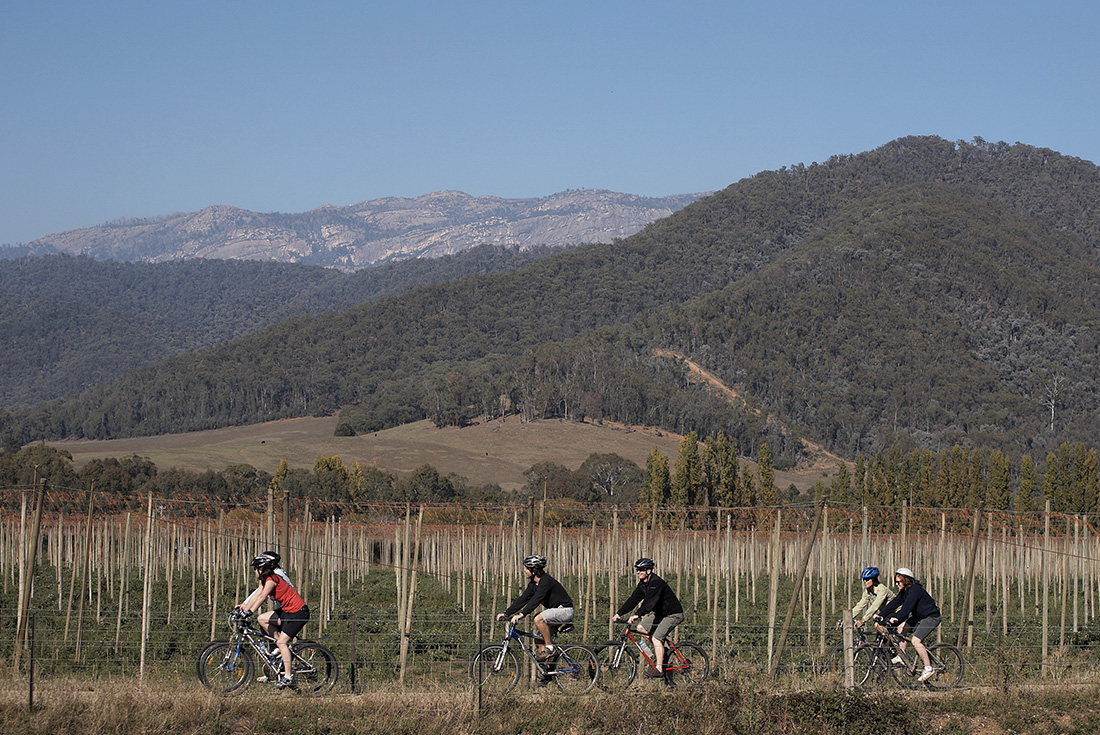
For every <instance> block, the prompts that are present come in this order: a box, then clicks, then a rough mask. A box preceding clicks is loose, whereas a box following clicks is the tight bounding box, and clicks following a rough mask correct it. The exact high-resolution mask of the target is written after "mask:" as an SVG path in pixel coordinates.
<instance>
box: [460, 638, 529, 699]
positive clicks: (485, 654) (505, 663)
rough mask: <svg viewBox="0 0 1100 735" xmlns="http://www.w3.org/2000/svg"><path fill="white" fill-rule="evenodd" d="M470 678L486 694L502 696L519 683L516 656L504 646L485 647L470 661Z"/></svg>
mask: <svg viewBox="0 0 1100 735" xmlns="http://www.w3.org/2000/svg"><path fill="white" fill-rule="evenodd" d="M470 678H471V679H473V681H474V684H475V685H476V686H479V687H481V690H482V691H483V692H485V693H487V694H503V693H505V692H508V691H511V690H512V689H514V688H515V686H516V682H518V681H519V661H517V660H516V654H514V653H512V652H511V651H510V650H508V649H507V648H505V647H504V646H502V645H500V644H499V643H498V644H494V645H492V646H485V647H484V648H482V649H481V650H480V651H478V652H477V653H475V654H474V656H473V658H471V659H470Z"/></svg>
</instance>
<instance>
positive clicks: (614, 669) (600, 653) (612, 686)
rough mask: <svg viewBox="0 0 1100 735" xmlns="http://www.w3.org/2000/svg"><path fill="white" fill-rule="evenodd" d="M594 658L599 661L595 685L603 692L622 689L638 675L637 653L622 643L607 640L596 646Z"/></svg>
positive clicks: (614, 691)
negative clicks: (598, 673)
mask: <svg viewBox="0 0 1100 735" xmlns="http://www.w3.org/2000/svg"><path fill="white" fill-rule="evenodd" d="M596 660H598V661H599V662H600V678H599V681H598V683H597V686H598V687H599V688H600V689H602V690H604V691H605V692H611V693H613V694H617V693H619V692H621V691H624V690H625V689H626V688H627V687H629V686H630V684H631V683H632V682H633V681H634V677H636V676H637V675H638V655H637V654H636V653H634V651H633V650H631V648H630V647H628V646H624V645H623V644H622V643H617V642H615V641H609V642H607V643H604V644H603V645H601V646H599V647H597V648H596Z"/></svg>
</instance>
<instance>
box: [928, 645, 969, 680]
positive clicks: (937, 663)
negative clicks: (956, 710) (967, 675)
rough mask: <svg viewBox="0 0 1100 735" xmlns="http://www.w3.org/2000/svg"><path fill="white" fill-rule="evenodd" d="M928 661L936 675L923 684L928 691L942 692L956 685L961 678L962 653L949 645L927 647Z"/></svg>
mask: <svg viewBox="0 0 1100 735" xmlns="http://www.w3.org/2000/svg"><path fill="white" fill-rule="evenodd" d="M928 659H929V661H931V662H932V668H934V669H935V670H936V673H935V674H933V675H932V678H931V679H929V680H928V681H926V682H924V683H925V685H926V686H927V687H928V688H929V689H936V690H940V691H942V690H944V689H950V688H951V687H953V686H956V685H958V683H959V682H960V681H962V678H963V669H964V668H965V667H966V664H965V663H964V662H963V657H962V653H961V652H960V651H959V649H957V648H955V647H954V646H952V645H951V644H950V643H936V644H934V645H931V646H929V647H928Z"/></svg>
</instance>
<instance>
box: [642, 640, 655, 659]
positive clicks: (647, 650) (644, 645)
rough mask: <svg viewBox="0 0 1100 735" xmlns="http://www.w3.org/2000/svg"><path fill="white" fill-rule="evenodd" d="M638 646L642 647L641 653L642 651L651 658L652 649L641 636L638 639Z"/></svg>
mask: <svg viewBox="0 0 1100 735" xmlns="http://www.w3.org/2000/svg"><path fill="white" fill-rule="evenodd" d="M638 648H640V649H642V653H644V654H645V655H646V656H647V657H648V658H653V649H651V648H650V647H649V644H648V643H646V642H645V641H644V640H642V639H641V638H639V639H638Z"/></svg>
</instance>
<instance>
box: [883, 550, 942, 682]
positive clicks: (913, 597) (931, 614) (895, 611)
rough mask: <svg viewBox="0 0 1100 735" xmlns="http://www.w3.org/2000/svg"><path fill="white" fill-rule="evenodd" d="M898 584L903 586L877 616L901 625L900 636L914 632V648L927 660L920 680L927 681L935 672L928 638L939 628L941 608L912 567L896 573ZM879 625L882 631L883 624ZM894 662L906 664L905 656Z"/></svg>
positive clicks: (892, 623)
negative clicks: (930, 656) (904, 661)
mask: <svg viewBox="0 0 1100 735" xmlns="http://www.w3.org/2000/svg"><path fill="white" fill-rule="evenodd" d="M894 584H896V585H897V586H898V589H899V591H898V594H897V596H896V597H894V599H892V600H890V601H889V602H887V603H886V604H885V605H883V606H882V610H880V611H879V614H878V615H876V616H875V619H876V620H884V621H887V622H888V623H889V624H890V625H896V626H898V634H899V635H907V634H910V633H912V640H913V650H915V651H916V652H917V653H918V654H919V655H920V657H921V660H922V661H924V671H923V672H922V673H921V675H920V679H919V680H920V681H927V680H928V679H930V678H932V675H933V674H934V673H935V671H934V670H933V669H932V662H931V660H929V658H928V649H927V648H925V646H924V641H925V639H927V638H928V636H929V635H930V634H931V633H932V631H934V630H935V629H936V628H937V627H939V624H940V608H939V606H938V605H937V604H936V601H935V600H933V599H932V596H931V595H930V594H928V591H927V590H925V589H924V587H923V586H921V583H920V582H918V581H917V578H916V575H915V574H913V572H912V570H910V569H909V568H908V567H901V568H900V569H898V570H897V571H896V572H894ZM875 627H876V628H878V629H879V632H882V630H883V628H882V626H881V625H876V626H875ZM901 650H903V651H904V650H905V641H902V642H901ZM892 663H895V664H899V663H902V661H901V658H900V657H896V658H895V659H894V660H893V662H892Z"/></svg>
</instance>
